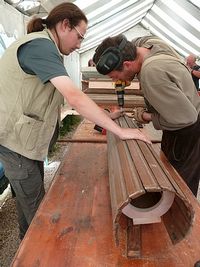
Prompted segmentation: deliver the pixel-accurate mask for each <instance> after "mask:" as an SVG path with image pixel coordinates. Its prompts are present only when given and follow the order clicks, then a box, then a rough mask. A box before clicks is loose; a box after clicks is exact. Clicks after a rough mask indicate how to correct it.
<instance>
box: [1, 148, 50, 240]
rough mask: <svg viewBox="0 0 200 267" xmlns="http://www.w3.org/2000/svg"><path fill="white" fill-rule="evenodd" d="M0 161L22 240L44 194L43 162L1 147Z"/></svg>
mask: <svg viewBox="0 0 200 267" xmlns="http://www.w3.org/2000/svg"><path fill="white" fill-rule="evenodd" d="M0 161H1V162H2V163H3V166H4V168H5V175H6V177H7V178H8V180H9V182H10V184H11V187H12V190H13V191H14V194H15V196H16V206H17V213H18V223H19V229H20V238H21V239H23V237H24V235H25V233H26V231H27V229H28V227H29V225H30V223H31V221H32V219H33V217H34V215H35V213H36V211H37V209H38V207H39V205H40V202H41V201H42V199H43V197H44V194H45V190H44V166H43V162H42V161H36V160H31V159H28V158H26V157H23V156H22V155H20V154H18V153H15V152H13V151H11V150H9V149H7V148H5V147H3V146H1V145H0Z"/></svg>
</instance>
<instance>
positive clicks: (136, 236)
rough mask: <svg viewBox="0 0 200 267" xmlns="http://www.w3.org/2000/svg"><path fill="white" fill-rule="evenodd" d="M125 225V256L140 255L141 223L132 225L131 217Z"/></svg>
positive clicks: (134, 256) (135, 256)
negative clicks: (126, 225)
mask: <svg viewBox="0 0 200 267" xmlns="http://www.w3.org/2000/svg"><path fill="white" fill-rule="evenodd" d="M127 220H128V227H127V257H130V258H139V257H141V227H142V226H141V225H133V222H132V220H131V219H127Z"/></svg>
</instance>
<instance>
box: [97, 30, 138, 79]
mask: <svg viewBox="0 0 200 267" xmlns="http://www.w3.org/2000/svg"><path fill="white" fill-rule="evenodd" d="M135 58H136V47H135V46H134V45H133V44H132V43H131V42H129V41H128V40H127V39H126V37H125V36H124V35H122V34H120V35H117V36H114V37H108V38H106V39H105V40H104V41H103V42H102V43H101V44H100V45H99V46H98V47H97V49H96V51H95V54H94V56H93V61H94V62H95V64H96V68H97V71H98V72H99V73H101V74H103V75H108V76H109V77H111V78H113V79H118V77H113V75H112V74H113V73H114V74H119V75H120V72H121V74H122V72H123V71H124V64H125V62H128V61H134V60H135ZM134 75H135V74H134ZM129 79H131V78H129Z"/></svg>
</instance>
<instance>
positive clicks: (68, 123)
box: [60, 115, 82, 138]
mask: <svg viewBox="0 0 200 267" xmlns="http://www.w3.org/2000/svg"><path fill="white" fill-rule="evenodd" d="M81 120H82V118H81V116H77V115H68V116H66V117H65V118H64V119H63V121H62V125H61V127H60V137H61V138H62V137H64V136H65V135H66V134H67V133H69V132H71V131H73V130H74V129H75V128H76V127H77V126H78V124H79V123H80V122H81Z"/></svg>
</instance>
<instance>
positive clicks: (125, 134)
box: [120, 128, 151, 144]
mask: <svg viewBox="0 0 200 267" xmlns="http://www.w3.org/2000/svg"><path fill="white" fill-rule="evenodd" d="M121 130H122V131H121V132H122V134H121V135H120V139H122V140H127V139H138V140H141V141H144V142H146V143H148V144H151V141H150V140H149V139H148V138H147V137H146V136H145V135H144V134H143V133H142V132H141V131H140V130H139V129H132V128H121Z"/></svg>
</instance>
